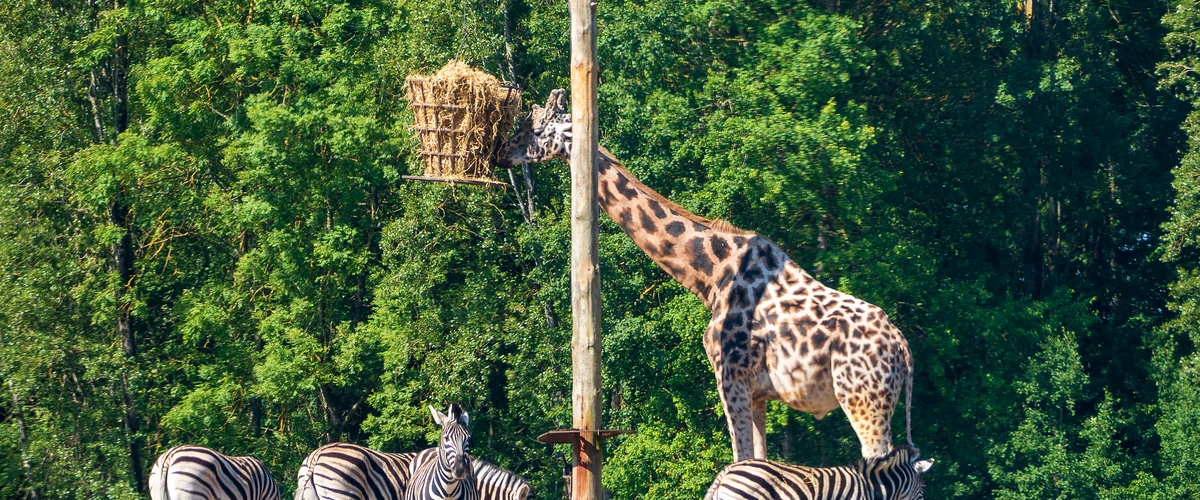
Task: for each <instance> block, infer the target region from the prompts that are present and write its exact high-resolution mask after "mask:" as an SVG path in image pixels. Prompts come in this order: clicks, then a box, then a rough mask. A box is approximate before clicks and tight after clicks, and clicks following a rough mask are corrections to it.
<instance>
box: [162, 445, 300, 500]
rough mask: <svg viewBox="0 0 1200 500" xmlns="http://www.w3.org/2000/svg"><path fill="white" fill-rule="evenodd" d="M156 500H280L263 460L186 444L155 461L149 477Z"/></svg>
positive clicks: (273, 480)
mask: <svg viewBox="0 0 1200 500" xmlns="http://www.w3.org/2000/svg"><path fill="white" fill-rule="evenodd" d="M148 482H149V487H150V498H151V499H153V500H171V499H178V498H188V499H198V498H201V499H213V500H215V499H230V500H279V487H278V486H277V485H276V484H275V479H274V478H272V477H271V473H270V472H268V471H267V468H266V466H264V465H263V463H262V461H261V460H259V459H257V458H254V457H233V456H229V455H225V454H223V453H220V452H217V451H214V450H211V449H208V448H205V447H203V446H195V445H184V446H177V447H175V448H171V449H170V450H167V452H166V453H163V454H162V455H159V457H158V460H155V461H154V467H153V468H151V469H150V478H149V481H148Z"/></svg>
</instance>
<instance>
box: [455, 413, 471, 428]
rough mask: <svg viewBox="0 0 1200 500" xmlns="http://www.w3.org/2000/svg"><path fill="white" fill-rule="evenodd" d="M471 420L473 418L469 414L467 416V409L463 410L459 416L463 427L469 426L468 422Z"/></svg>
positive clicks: (459, 423)
mask: <svg viewBox="0 0 1200 500" xmlns="http://www.w3.org/2000/svg"><path fill="white" fill-rule="evenodd" d="M470 420H471V418H470V417H468V416H467V412H465V411H464V412H462V415H460V416H459V417H458V425H461V426H463V427H466V426H467V422H468V421H470Z"/></svg>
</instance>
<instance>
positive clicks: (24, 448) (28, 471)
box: [8, 379, 38, 500]
mask: <svg viewBox="0 0 1200 500" xmlns="http://www.w3.org/2000/svg"><path fill="white" fill-rule="evenodd" d="M8 392H9V393H10V394H12V402H13V416H14V417H16V419H17V440H18V441H19V444H20V446H21V467H22V468H24V469H25V479H26V480H27V481H29V498H30V500H38V494H37V488H34V486H33V467H32V466H31V465H29V445H28V443H27V442H26V441H25V414H24V413H23V412H22V411H21V401H20V400H18V399H17V391H16V390H14V389H13V383H12V380H11V379H9V380H8Z"/></svg>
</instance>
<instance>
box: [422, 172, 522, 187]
mask: <svg viewBox="0 0 1200 500" xmlns="http://www.w3.org/2000/svg"><path fill="white" fill-rule="evenodd" d="M400 178H401V179H407V180H410V181H427V182H448V183H450V184H471V185H474V186H493V187H496V186H508V183H507V182H501V181H489V180H485V179H451V178H447V177H424V176H419V175H401V176H400Z"/></svg>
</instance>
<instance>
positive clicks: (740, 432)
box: [720, 380, 754, 462]
mask: <svg viewBox="0 0 1200 500" xmlns="http://www.w3.org/2000/svg"><path fill="white" fill-rule="evenodd" d="M720 388H721V391H720V392H721V404H722V405H724V406H725V419H726V421H727V422H728V423H729V438H730V440H731V441H733V461H734V462H741V461H742V460H748V459H751V458H754V438H753V435H754V426H753V424H752V422H753V415H752V412H751V410H750V387H749V386H747V384H746V383H745V382H741V381H737V380H722V381H721V383H720Z"/></svg>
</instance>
